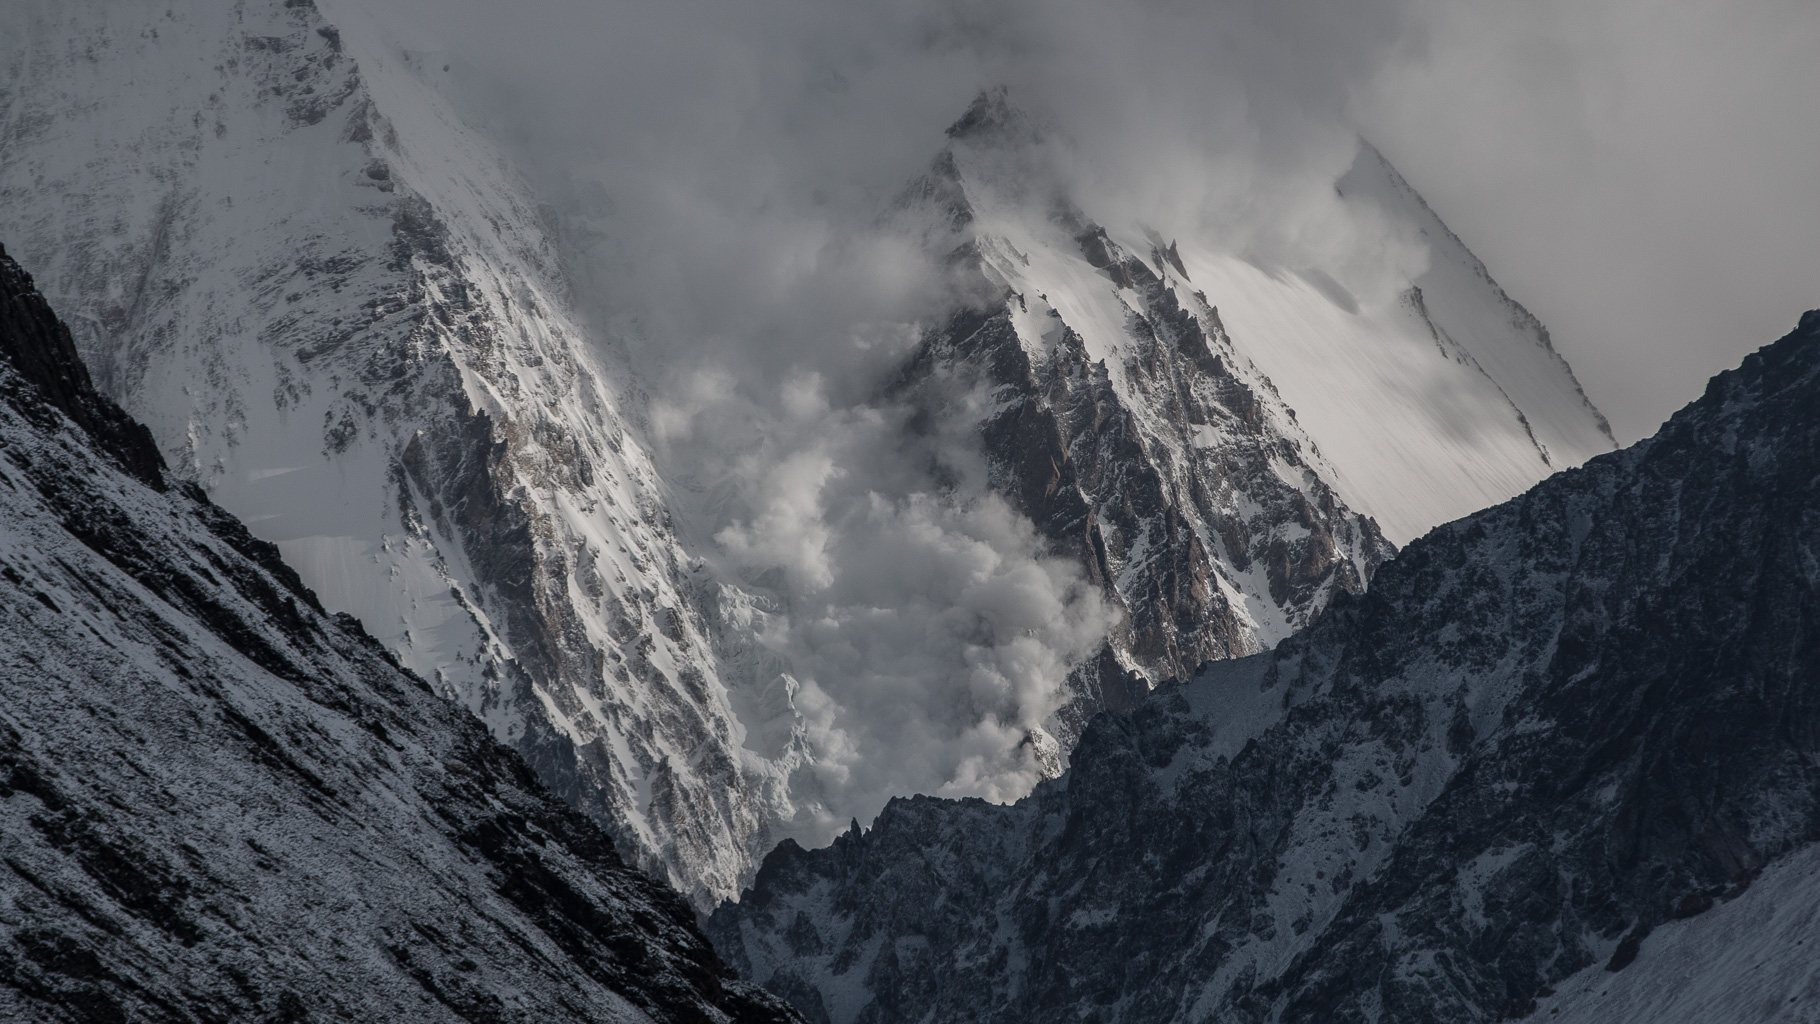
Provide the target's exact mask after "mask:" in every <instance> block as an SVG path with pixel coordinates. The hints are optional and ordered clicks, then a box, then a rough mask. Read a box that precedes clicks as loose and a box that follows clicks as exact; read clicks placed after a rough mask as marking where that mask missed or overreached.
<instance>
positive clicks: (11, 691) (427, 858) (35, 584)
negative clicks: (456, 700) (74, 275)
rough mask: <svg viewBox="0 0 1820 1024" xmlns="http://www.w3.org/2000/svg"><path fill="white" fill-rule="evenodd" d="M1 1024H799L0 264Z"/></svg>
mask: <svg viewBox="0 0 1820 1024" xmlns="http://www.w3.org/2000/svg"><path fill="white" fill-rule="evenodd" d="M0 522H3V524H4V525H0V678H4V679H5V680H6V685H5V692H6V700H5V702H4V707H0V1017H4V1018H6V1019H8V1020H35V1021H72V1022H73V1021H83V1022H89V1021H127V1020H134V1021H171V1022H178V1021H203V1020H250V1019H258V1020H285V1021H330V1020H373V1019H386V1020H399V1021H419V1020H421V1021H447V1020H454V1019H462V1020H469V1021H520V1020H522V1021H539V1020H551V1019H557V1018H560V1019H565V1020H568V1019H573V1020H589V1021H603V1022H604V1021H612V1022H628V1024H629V1022H636V1021H676V1022H683V1021H688V1022H708V1021H752V1022H758V1021H776V1022H783V1021H787V1020H791V1019H794V1017H793V1016H792V1015H791V1014H790V1013H789V1012H788V1011H787V1010H786V1009H784V1008H782V1007H780V1006H779V1005H777V1004H776V1003H775V1001H773V1000H772V999H770V998H769V997H767V996H765V995H764V994H763V993H759V992H756V991H754V990H752V989H750V988H748V987H747V986H744V985H742V984H740V983H739V982H738V981H736V980H734V979H733V977H732V976H731V975H730V974H729V973H728V972H727V971H726V969H725V968H724V967H723V966H722V964H721V963H720V962H719V961H718V960H717V959H716V958H715V956H714V953H713V951H712V950H711V949H710V948H709V946H708V945H707V942H706V941H705V940H704V939H703V938H702V936H701V934H700V933H699V932H698V931H697V930H696V927H695V923H694V917H693V913H692V911H691V909H690V907H689V905H688V904H687V903H686V902H685V901H684V899H683V898H682V897H681V896H679V895H678V894H677V893H676V892H675V891H674V890H671V889H669V888H667V887H665V886H664V885H662V884H661V883H659V882H655V881H653V880H651V879H650V878H648V877H646V876H644V875H642V874H640V873H638V872H636V871H634V870H631V869H629V868H627V867H626V866H624V865H623V864H622V863H621V861H620V860H619V858H618V856H617V855H616V854H615V853H614V850H613V847H612V844H611V842H610V841H609V840H608V839H607V837H606V836H605V834H603V833H602V832H601V831H600V829H599V828H598V827H597V826H595V825H594V824H593V823H592V822H590V821H589V820H587V819H586V818H584V817H582V816H581V815H579V814H577V813H576V812H574V811H573V810H571V809H570V808H569V807H567V806H565V805H564V804H563V803H562V802H561V801H559V800H558V799H556V798H555V797H554V796H552V795H551V794H550V793H549V792H548V791H546V790H545V789H544V788H543V787H542V786H540V785H539V784H538V783H537V781H536V780H535V779H534V778H533V776H532V775H531V772H530V770H529V769H528V768H527V766H526V765H525V763H524V761H523V760H522V759H520V758H519V757H518V755H516V754H514V753H512V752H510V751H509V750H507V749H506V748H504V747H502V746H500V745H499V744H497V743H496V742H495V741H494V740H493V739H491V738H490V737H489V736H488V735H487V734H486V730H485V727H484V726H483V725H481V723H480V722H479V721H477V720H476V719H475V718H474V717H473V716H472V715H470V714H468V713H467V712H465V711H463V710H462V709H460V708H458V707H456V706H454V705H452V704H449V703H447V702H446V701H444V700H443V699H442V698H440V697H438V696H436V695H434V694H433V693H432V692H431V691H430V688H429V686H428V685H427V684H426V683H424V681H423V680H422V679H420V678H419V677H417V676H416V675H414V674H412V673H410V672H409V671H408V670H404V669H401V668H400V667H399V666H398V665H397V663H396V661H395V660H394V659H393V657H392V656H391V655H390V654H389V652H387V650H386V649H385V648H384V647H383V646H381V645H380V644H379V643H378V642H377V641H375V640H374V639H373V638H372V637H370V636H368V635H367V634H366V633H365V632H364V631H363V630H362V629H361V628H360V625H359V624H358V623H357V622H355V621H354V620H353V619H351V618H349V617H347V616H339V617H331V616H329V615H327V614H325V613H324V612H323V611H322V609H321V607H320V606H319V605H318V603H317V600H316V597H315V595H314V594H312V593H311V592H310V591H309V590H308V589H306V588H305V587H304V586H303V585H302V583H301V582H300V581H299V579H298V577H297V574H296V573H295V572H293V571H292V570H291V569H290V568H289V567H287V566H286V565H285V564H284V563H283V561H282V560H281V559H280V557H279V554H278V551H277V549H276V548H274V547H273V546H272V545H270V544H268V543H266V542H264V541H260V540H257V539H255V538H253V537H252V536H251V535H249V534H248V532H247V531H246V529H245V528H244V527H243V526H242V525H241V524H240V523H239V522H238V521H237V520H235V519H234V518H233V517H232V516H230V515H229V514H228V513H226V512H225V511H223V510H222V509H220V508H219V507H217V506H215V505H214V504H212V503H210V502H209V501H208V499H207V498H206V497H204V496H203V494H202V492H201V491H200V490H199V489H197V488H196V487H195V486H194V485H192V484H173V483H170V482H168V481H167V478H166V476H165V473H164V467H163V463H162V460H161V458H160V456H159V453H158V449H157V447H156V446H155V444H154V443H153V442H152V440H151V435H150V433H149V432H148V431H147V430H146V429H145V428H144V427H142V426H140V425H139V424H138V423H136V422H134V421H133V420H131V419H129V418H128V417H126V416H125V414H123V413H122V412H121V411H120V409H119V408H118V407H117V406H115V405H114V404H113V403H112V402H111V401H109V400H108V399H106V398H104V397H102V396H100V395H99V394H97V393H96V392H95V390H94V389H93V387H92V386H91V384H90V382H89V378H88V374H87V371H86V370H85V368H84V367H83V365H82V363H81V362H80V360H79V359H77V358H76V350H75V346H74V343H73V341H72V339H71V336H70V333H69V331H68V330H66V329H65V328H64V327H63V325H62V324H60V323H59V322H57V320H56V319H55V318H54V317H53V316H52V315H51V313H50V311H49V308H48V307H47V305H46V304H45V302H44V300H43V299H42V297H40V296H39V295H38V294H37V292H36V291H35V289H34V288H33V285H32V281H31V279H30V278H29V277H27V276H25V275H24V274H23V273H22V272H21V271H20V270H19V268H18V266H17V265H16V264H14V263H13V262H12V260H11V259H9V258H7V257H6V256H5V254H4V252H0Z"/></svg>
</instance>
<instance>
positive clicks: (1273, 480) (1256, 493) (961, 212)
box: [894, 90, 1612, 742]
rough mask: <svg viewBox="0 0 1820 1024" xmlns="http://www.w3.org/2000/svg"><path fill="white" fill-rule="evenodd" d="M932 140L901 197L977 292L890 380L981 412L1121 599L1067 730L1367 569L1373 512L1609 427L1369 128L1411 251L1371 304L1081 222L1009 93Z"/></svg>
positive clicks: (1457, 508) (1414, 502) (1199, 244)
mask: <svg viewBox="0 0 1820 1024" xmlns="http://www.w3.org/2000/svg"><path fill="white" fill-rule="evenodd" d="M948 135H949V139H950V142H949V145H948V146H947V147H946V148H945V149H944V150H943V151H942V153H941V154H940V156H939V157H938V158H937V159H936V161H935V162H934V165H933V166H932V168H931V170H930V171H929V173H928V174H927V175H925V176H924V177H922V178H920V179H918V180H917V181H916V182H915V183H914V184H913V185H912V186H911V188H910V189H909V190H908V191H907V192H906V193H905V194H904V196H903V197H901V198H900V200H899V202H898V205H897V211H896V213H897V216H898V219H899V220H900V222H902V223H904V224H906V225H908V226H911V227H915V228H919V229H920V230H922V231H924V232H925V234H926V235H927V237H926V238H925V244H927V245H928V246H930V247H931V248H932V249H933V250H935V251H938V252H940V253H942V254H943V255H944V257H945V259H944V262H945V263H946V264H947V265H948V266H949V268H950V271H949V272H950V274H951V275H952V276H953V278H954V279H955V282H956V289H957V291H958V292H959V293H960V294H963V295H968V296H970V297H971V299H970V301H969V302H968V303H967V304H966V305H964V306H963V309H962V312H960V313H959V314H957V315H956V316H955V317H954V319H953V321H952V322H951V323H949V324H947V325H945V326H944V327H943V328H942V329H940V330H937V331H934V332H931V334H930V336H929V339H928V341H927V343H926V344H925V346H924V347H923V349H922V350H921V351H920V352H919V353H918V354H917V356H916V357H915V359H913V360H912V362H911V364H910V365H909V366H908V367H907V368H906V369H905V371H904V374H903V376H902V378H901V379H900V380H899V381H898V382H897V383H896V385H895V386H894V394H895V395H896V396H898V397H900V398H902V399H904V400H907V401H910V402H911V403H913V404H914V405H916V406H917V407H918V409H919V412H920V413H921V414H922V415H924V416H927V417H930V418H935V417H941V418H944V419H948V420H953V419H957V418H958V419H967V418H971V419H973V420H975V421H977V423H978V433H979V436H980V438H981V440H982V443H983V447H984V450H985V453H986V456H987V459H988V462H989V464H990V467H991V472H992V476H993V483H994V486H995V488H996V489H997V490H999V491H1000V492H1001V493H1003V494H1005V495H1007V496H1008V497H1009V498H1010V499H1011V500H1012V501H1013V504H1014V505H1015V506H1016V507H1017V508H1018V509H1019V510H1020V511H1021V512H1023V513H1024V514H1026V515H1028V516H1029V517H1030V519H1031V520H1032V521H1033V522H1034V523H1035V524H1036V526H1037V528H1038V530H1039V531H1040V532H1041V533H1042V534H1043V535H1044V536H1045V538H1046V539H1047V540H1048V541H1049V542H1050V544H1051V545H1052V546H1053V548H1055V549H1056V550H1058V551H1060V552H1065V553H1067V554H1068V555H1071V556H1072V557H1075V558H1078V559H1079V561H1080V562H1081V564H1082V566H1083V568H1084V571H1085V574H1086V576H1087V578H1088V579H1089V580H1092V581H1094V582H1095V583H1096V584H1098V585H1099V586H1100V587H1101V588H1102V590H1103V592H1104V595H1105V598H1106V600H1107V603H1108V604H1109V605H1111V606H1112V607H1114V608H1115V609H1116V610H1117V613H1118V616H1117V617H1118V621H1117V624H1116V625H1115V626H1114V627H1113V629H1112V630H1111V633H1110V635H1109V637H1108V646H1107V648H1106V650H1105V651H1104V653H1103V654H1102V656H1101V657H1100V658H1099V659H1098V661H1096V662H1093V663H1090V664H1087V665H1084V666H1082V668H1081V669H1079V670H1078V671H1077V680H1076V682H1075V685H1074V690H1075V695H1076V696H1075V699H1074V701H1073V703H1072V704H1071V705H1070V706H1069V708H1068V709H1067V711H1066V713H1065V715H1064V717H1065V718H1066V719H1067V720H1066V721H1063V722H1060V723H1057V724H1058V726H1059V727H1060V728H1061V730H1062V731H1063V738H1064V740H1065V741H1068V742H1071V741H1072V739H1073V736H1074V735H1075V734H1076V733H1077V731H1078V726H1079V724H1080V723H1081V722H1084V721H1085V719H1086V717H1087V716H1088V715H1090V714H1091V713H1092V712H1093V711H1094V710H1097V709H1098V708H1100V707H1127V706H1129V705H1130V703H1131V701H1132V700H1133V699H1134V697H1135V696H1136V695H1140V694H1141V693H1142V692H1143V691H1144V689H1145V686H1146V683H1145V682H1144V680H1148V681H1150V682H1155V681H1160V680H1162V679H1167V678H1182V677H1186V676H1187V675H1188V674H1190V673H1191V672H1193V670H1194V669H1195V668H1196V667H1197V666H1199V665H1200V664H1201V663H1202V662H1204V661H1207V660H1209V659H1214V658H1229V657H1235V656H1242V655H1245V654H1250V653H1253V652H1255V651H1258V650H1260V649H1263V648H1267V647H1269V646H1271V645H1273V644H1275V643H1276V642H1277V641H1279V640H1281V639H1282V638H1283V637H1284V636H1287V635H1288V634H1289V633H1291V632H1292V631H1293V630H1295V629H1297V628H1300V627H1301V626H1302V625H1304V624H1306V623H1307V621H1308V620H1309V618H1310V616H1312V615H1313V614H1314V613H1316V612H1318V611H1319V610H1320V609H1321V608H1322V607H1323V606H1325V604H1326V602H1327V601H1328V599H1329V598H1330V597H1331V596H1332V595H1333V594H1335V593H1340V592H1344V593H1348V594H1357V593H1359V592H1360V591H1362V590H1363V589H1364V588H1365V585H1366V583H1367V581H1368V580H1369V579H1370V577H1371V574H1372V572H1373V571H1375V569H1376V567H1377V566H1378V564H1380V563H1381V562H1382V561H1383V560H1384V559H1385V558H1386V557H1388V556H1389V555H1390V553H1391V552H1392V551H1393V550H1394V548H1393V547H1392V545H1391V544H1389V543H1387V542H1386V540H1385V538H1384V536H1383V534H1382V533H1381V532H1380V529H1379V526H1378V523H1379V522H1380V521H1382V522H1387V523H1389V524H1391V528H1392V531H1393V532H1392V537H1393V538H1394V539H1396V540H1399V541H1406V540H1408V539H1409V538H1410V537H1412V536H1414V535H1416V534H1418V533H1420V532H1422V531H1423V530H1426V529H1427V528H1428V527H1431V526H1433V525H1435V524H1436V523H1439V522H1442V521H1445V520H1447V519H1452V518H1456V517H1458V516H1461V515H1465V514H1467V513H1469V512H1472V511H1474V510H1476V509H1479V508H1482V507H1484V506H1485V505H1487V504H1491V503H1493V502H1496V501H1500V500H1503V499H1505V498H1508V497H1510V496H1511V495H1513V494H1515V493H1516V492H1517V491H1519V490H1521V489H1522V488H1524V487H1526V486H1528V485H1529V484H1532V483H1534V482H1535V481H1536V480H1537V479H1539V478H1541V477H1542V476H1544V475H1546V474H1547V473H1549V472H1551V471H1553V470H1554V469H1556V468H1560V467H1562V466H1566V465H1576V464H1578V463H1579V462H1581V461H1583V460H1584V459H1586V458H1587V457H1589V456H1591V455H1593V454H1596V453H1598V452H1601V451H1606V450H1609V449H1610V447H1611V446H1612V439H1611V433H1610V430H1609V429H1608V428H1607V426H1606V424H1605V421H1604V419H1603V418H1602V417H1601V416H1600V415H1599V413H1598V412H1597V410H1595V409H1594V408H1593V407H1592V405H1591V404H1590V403H1589V402H1588V401H1587V400H1586V398H1585V396H1584V395H1583V394H1582V393H1581V391H1580V388H1579V386H1578V384H1577V383H1576V382H1575V380H1574V378H1573V374H1572V371H1571V370H1569V369H1568V367H1567V364H1566V363H1565V362H1564V361H1563V360H1562V359H1561V358H1560V356H1559V355H1558V354H1556V353H1555V352H1554V350H1553V348H1552V347H1551V345H1550V344H1549V340H1548V335H1547V332H1546V331H1545V330H1543V328H1542V327H1541V325H1540V324H1539V323H1537V322H1536V320H1535V318H1534V317H1532V316H1531V315H1530V314H1529V313H1528V312H1526V311H1525V310H1524V309H1523V308H1522V307H1521V306H1519V305H1517V304H1516V303H1515V302H1513V301H1512V300H1510V299H1509V298H1508V297H1507V296H1506V295H1505V294H1504V292H1503V291H1502V289H1500V288H1499V287H1498V286H1497V284H1496V283H1495V282H1493V281H1492V280H1491V278H1490V276H1489V275H1488V274H1487V273H1486V271H1485V268H1484V266H1483V265H1482V264H1480V263H1479V261H1478V260H1477V259H1475V258H1474V257H1473V256H1472V254H1471V253H1470V252H1468V251H1467V250H1466V248H1465V246H1464V245H1462V244H1461V243H1460V241H1459V239H1458V238H1457V237H1455V236H1454V235H1453V234H1452V233H1451V232H1449V231H1448V230H1447V228H1446V227H1445V226H1444V225H1443V224H1442V223H1441V222H1440V220H1439V219H1438V218H1437V217H1436V216H1435V215H1434V213H1433V212H1432V211H1431V210H1429V209H1428V207H1427V206H1426V204H1424V203H1423V202H1422V200H1421V198H1420V197H1419V196H1417V195H1416V194H1415V193H1414V192H1413V190H1411V189H1410V188H1409V186H1408V185H1407V184H1406V183H1405V182H1404V181H1403V180H1402V178H1401V177H1400V176H1398V175H1397V173H1396V171H1395V170H1394V169H1392V168H1391V167H1390V165H1389V164H1388V163H1387V162H1386V161H1385V160H1384V159H1383V157H1382V156H1380V155H1379V154H1378V153H1377V151H1376V150H1374V149H1372V148H1371V147H1369V146H1362V147H1361V149H1360V151H1359V154H1358V158H1357V161H1356V162H1355V164H1354V166H1353V167H1352V168H1351V170H1349V171H1348V172H1347V174H1346V175H1345V176H1344V177H1342V178H1341V179H1340V181H1339V183H1338V188H1339V190H1340V193H1341V195H1342V196H1343V197H1346V198H1347V201H1348V202H1351V203H1353V204H1355V205H1359V206H1362V207H1369V211H1370V212H1371V213H1372V214H1374V215H1376V216H1378V217H1380V218H1384V219H1388V220H1389V221H1391V222H1392V225H1393V229H1394V230H1397V231H1401V232H1403V233H1405V234H1409V235H1413V236H1417V237H1420V238H1423V239H1425V240H1426V241H1427V243H1428V247H1429V253H1430V262H1429V264H1428V266H1427V267H1426V269H1425V270H1424V271H1423V272H1422V273H1421V274H1420V275H1418V276H1417V277H1415V278H1414V279H1412V280H1409V281H1407V282H1406V283H1404V284H1403V286H1402V287H1401V290H1400V293H1398V294H1397V295H1396V298H1395V299H1394V300H1392V301H1390V302H1389V303H1388V304H1387V305H1384V306H1383V307H1382V308H1371V307H1368V306H1363V305H1361V302H1360V300H1359V299H1358V298H1356V297H1354V296H1352V295H1351V294H1350V293H1348V292H1347V291H1346V289H1345V288H1344V286H1343V285H1341V284H1340V283H1339V282H1338V281H1337V280H1335V279H1334V277H1333V276H1331V275H1329V274H1327V273H1326V272H1324V271H1322V270H1321V269H1320V268H1318V267H1314V266H1309V267H1303V268H1301V269H1299V270H1296V271H1294V272H1293V273H1292V272H1290V270H1289V269H1288V268H1274V269H1272V268H1266V267H1262V266H1260V265H1258V264H1257V263H1256V262H1254V261H1250V260H1248V259H1246V258H1244V257H1243V256H1242V255H1238V254H1233V253H1229V252H1223V251H1222V250H1220V249H1219V248H1218V247H1217V246H1215V245H1214V244H1213V243H1212V242H1210V241H1208V240H1205V239H1194V238H1189V239H1180V238H1172V239H1170V240H1169V241H1167V242H1165V240H1164V239H1163V237H1162V236H1161V235H1160V234H1157V233H1156V232H1155V231H1154V230H1147V229H1144V228H1142V227H1141V226H1133V227H1131V228H1130V230H1129V231H1126V232H1117V231H1115V230H1111V229H1108V228H1107V227H1105V226H1102V225H1101V224H1098V223H1096V222H1095V221H1093V220H1092V219H1091V218H1090V217H1089V215H1088V214H1087V213H1086V212H1085V211H1083V210H1081V209H1080V208H1079V207H1078V206H1077V205H1076V204H1075V201H1074V198H1073V197H1072V196H1071V195H1069V194H1068V193H1067V191H1066V189H1065V187H1064V186H1063V185H1062V184H1061V183H1060V181H1059V179H1058V178H1057V177H1056V176H1054V175H1053V173H1052V172H1051V171H1050V170H1049V168H1048V166H1047V165H1046V163H1045V152H1044V147H1045V146H1046V145H1048V144H1050V143H1051V142H1052V140H1051V139H1048V138H1045V131H1044V129H1042V128H1041V127H1039V126H1038V125H1037V124H1035V123H1034V122H1033V121H1032V120H1031V119H1030V118H1029V117H1028V116H1026V115H1025V114H1024V113H1022V112H1021V111H1019V110H1018V109H1016V108H1015V107H1014V106H1012V105H1011V104H1010V103H1009V102H1008V101H1007V98H1006V95H1005V93H1004V92H1003V91H1002V90H1001V91H995V92H989V93H985V94H982V95H981V96H980V97H979V98H978V99H977V100H976V101H975V102H974V104H973V106H972V107H971V108H970V109H969V110H968V111H967V113H966V114H965V115H964V116H963V117H962V118H961V119H960V120H959V121H957V122H956V123H955V124H954V125H953V126H952V127H951V128H950V129H949V130H948ZM1134 236H1135V237H1134ZM1296 407H1299V410H1298V408H1296Z"/></svg>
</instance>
